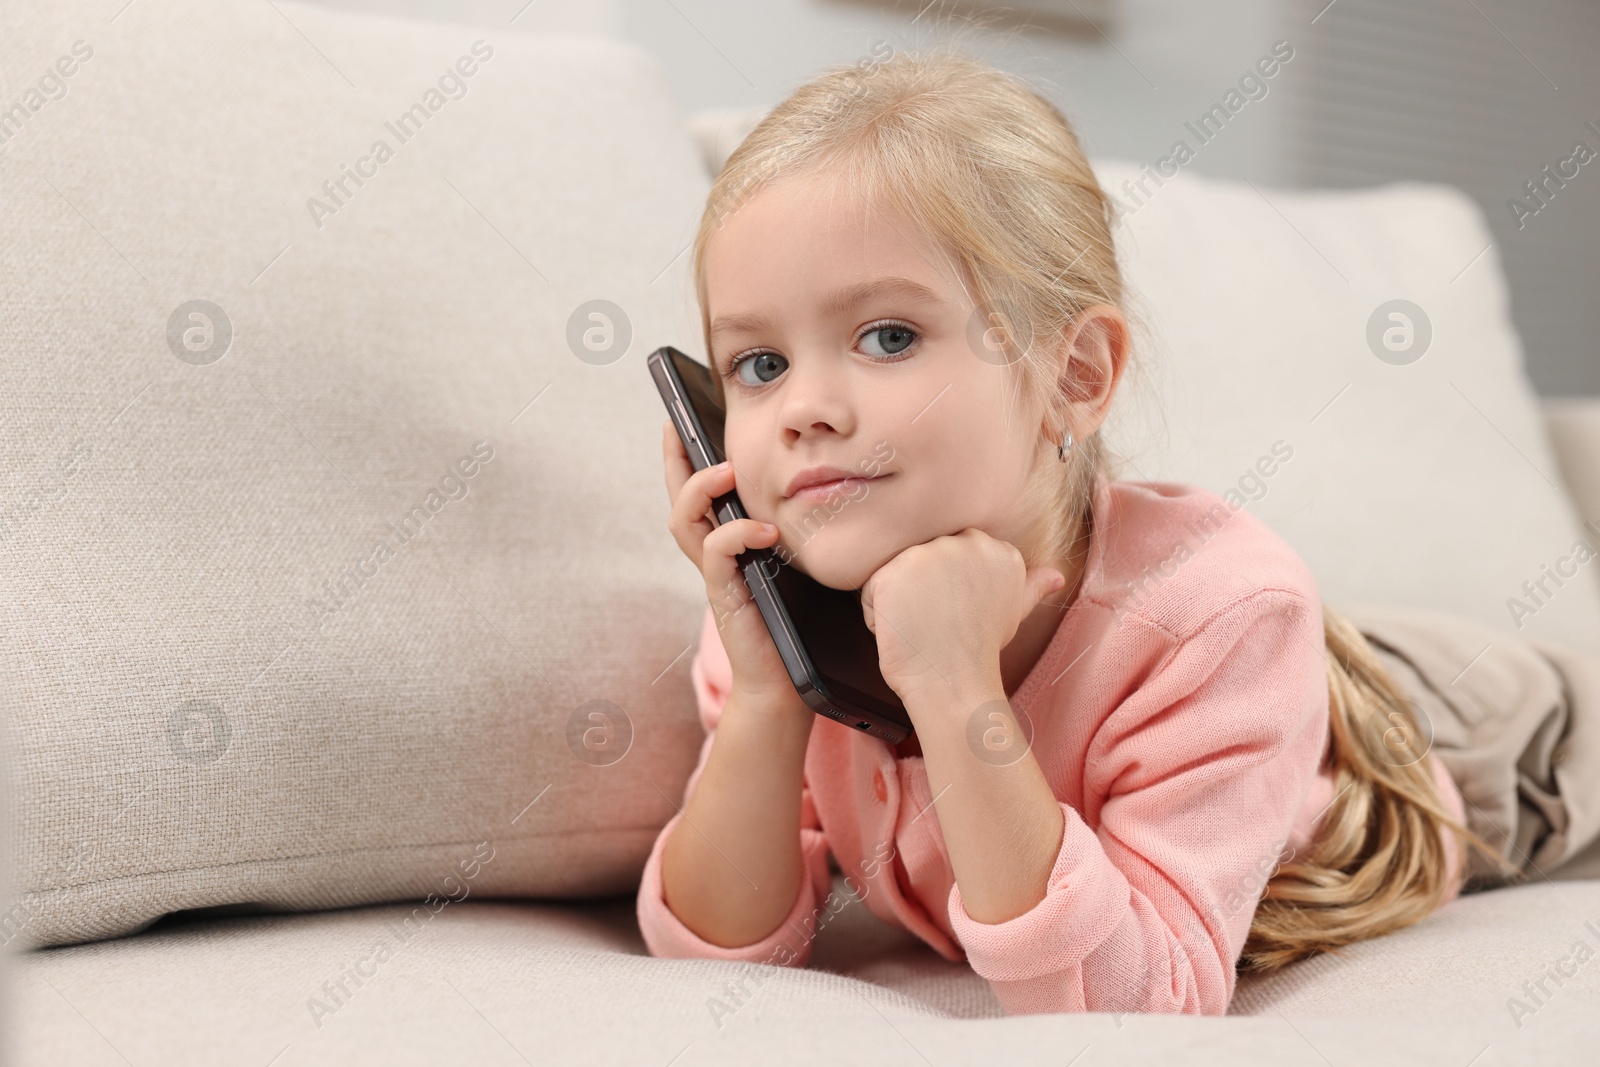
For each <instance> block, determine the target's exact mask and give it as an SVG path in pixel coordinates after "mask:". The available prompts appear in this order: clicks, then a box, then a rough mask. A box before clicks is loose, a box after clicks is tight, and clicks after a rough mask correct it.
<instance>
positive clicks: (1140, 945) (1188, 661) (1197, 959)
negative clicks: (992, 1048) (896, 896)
mask: <svg viewBox="0 0 1600 1067" xmlns="http://www.w3.org/2000/svg"><path fill="white" fill-rule="evenodd" d="M1124 625H1135V626H1140V627H1143V628H1145V629H1146V631H1147V634H1146V635H1147V636H1151V637H1152V638H1155V639H1156V640H1153V641H1152V647H1156V648H1160V647H1161V641H1162V640H1165V642H1166V648H1167V649H1168V651H1166V652H1163V653H1160V658H1159V660H1158V663H1157V665H1156V667H1155V669H1154V671H1153V673H1152V674H1151V675H1149V676H1148V677H1147V679H1146V680H1145V682H1144V683H1143V684H1142V685H1140V686H1139V687H1138V688H1137V689H1135V690H1133V691H1132V692H1130V693H1129V694H1128V695H1127V696H1126V697H1125V698H1124V699H1123V700H1122V701H1121V703H1120V704H1118V705H1117V706H1116V707H1115V708H1114V709H1113V710H1112V711H1111V712H1110V713H1109V714H1108V715H1107V716H1106V717H1105V719H1104V721H1103V722H1102V724H1101V726H1100V728H1099V730H1098V731H1097V732H1096V734H1095V736H1094V738H1093V739H1092V741H1091V743H1090V746H1089V749H1088V756H1087V759H1086V769H1085V772H1084V776H1085V781H1084V792H1083V795H1084V797H1085V803H1084V807H1085V808H1086V809H1088V810H1089V813H1090V816H1091V818H1092V820H1093V821H1092V822H1091V821H1089V820H1086V819H1085V816H1084V813H1082V812H1079V811H1078V810H1077V809H1076V808H1074V807H1072V806H1071V805H1070V804H1067V803H1064V802H1062V803H1061V809H1062V816H1063V823H1064V825H1063V829H1062V835H1061V845H1060V848H1059V850H1058V852H1057V855H1056V859H1055V863H1054V865H1053V867H1052V868H1051V871H1050V876H1049V881H1048V886H1047V891H1046V894H1045V896H1044V899H1042V900H1041V901H1040V902H1039V903H1038V904H1037V905H1035V906H1034V907H1033V908H1031V909H1030V910H1028V911H1026V912H1024V913H1022V914H1021V915H1018V916H1015V917H1014V918H1012V919H1010V920H1008V921H1006V922H1002V923H996V924H990V923H981V922H978V921H977V920H975V919H973V918H972V917H971V916H970V915H968V914H967V911H966V908H965V906H964V905H963V903H962V900H961V889H960V886H959V885H956V886H953V887H952V888H951V891H950V897H949V901H948V910H949V915H950V921H951V925H952V927H953V928H954V930H955V933H956V936H957V939H958V940H959V941H960V942H961V945H962V947H963V948H964V949H965V950H966V953H967V958H968V960H969V962H970V963H971V965H972V968H973V970H975V971H976V972H977V973H978V974H979V975H981V976H982V977H983V978H985V979H987V980H988V981H989V983H990V985H991V986H992V987H993V989H994V991H995V994H996V996H997V998H998V999H999V1000H1000V1003H1001V1005H1002V1007H1003V1008H1004V1009H1005V1011H1006V1013H1007V1014H1008V1015H1016V1014H1029V1013H1037V1012H1086V1011H1087V1012H1125V1011H1127V1012H1167V1013H1187V1014H1196V1015H1222V1014H1224V1013H1225V1012H1226V1011H1227V1008H1228V1004H1229V1002H1230V1001H1231V1000H1232V998H1233V991H1234V985H1235V977H1236V976H1235V971H1234V967H1235V963H1236V962H1237V960H1238V958H1239V956H1240V954H1241V953H1242V951H1243V948H1244V942H1245V938H1246V936H1247V935H1248V933H1249V928H1250V922H1251V918H1252V916H1253V915H1254V912H1255V907H1256V904H1257V903H1258V902H1259V900H1260V897H1261V894H1262V892H1263V891H1264V890H1265V888H1266V883H1267V880H1268V879H1269V878H1270V877H1271V874H1272V872H1273V871H1274V870H1275V868H1276V864H1277V863H1278V862H1279V861H1280V859H1281V858H1282V857H1281V855H1280V852H1281V850H1282V848H1283V846H1284V844H1285V842H1286V841H1287V840H1288V839H1289V836H1290V832H1291V829H1292V827H1293V824H1294V819H1295V815H1296V813H1297V811H1298V809H1299V806H1300V804H1301V802H1302V801H1303V800H1304V798H1305V797H1306V794H1307V792H1308V791H1309V789H1310V786H1311V781H1312V779H1313V777H1314V776H1315V775H1316V772H1317V766H1318V764H1319V762H1320V759H1321V755H1322V751H1323V748H1324V746H1325V744H1326V741H1327V729H1328V725H1327V719H1328V683H1327V674H1326V666H1325V662H1324V659H1323V640H1324V636H1323V632H1322V613H1321V611H1320V607H1319V605H1318V604H1317V603H1315V602H1314V601H1312V602H1308V601H1307V599H1306V598H1305V597H1304V596H1303V595H1302V594H1300V593H1298V592H1294V591H1289V590H1278V589H1268V590H1258V591H1256V592H1253V593H1251V594H1248V595H1246V596H1245V597H1244V598H1243V599H1241V600H1240V601H1236V602H1234V603H1233V604H1232V605H1230V606H1229V607H1227V608H1225V609H1223V610H1222V611H1220V612H1219V613H1218V614H1217V615H1215V616H1214V617H1213V618H1212V619H1210V620H1209V621H1208V622H1206V623H1205V624H1203V625H1202V626H1201V627H1199V628H1198V629H1197V630H1196V632H1194V633H1193V634H1192V635H1191V636H1189V637H1187V638H1185V639H1181V640H1180V639H1179V638H1178V637H1176V636H1174V635H1171V634H1170V633H1168V632H1167V631H1165V630H1162V629H1161V628H1160V627H1158V626H1156V624H1154V623H1152V622H1149V621H1147V620H1143V619H1140V618H1139V617H1138V616H1136V615H1129V616H1128V617H1127V618H1126V619H1125V620H1124ZM1058 793H1059V790H1058ZM1090 798H1099V799H1098V802H1097V803H1091V800H1090Z"/></svg>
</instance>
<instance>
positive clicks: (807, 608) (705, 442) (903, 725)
mask: <svg viewBox="0 0 1600 1067" xmlns="http://www.w3.org/2000/svg"><path fill="white" fill-rule="evenodd" d="M646 362H647V363H648V364H649V367H650V377H651V378H653V379H654V380H655V383H656V389H657V390H659V391H660V393H661V400H662V402H663V403H665V404H666V405H667V413H668V415H670V416H671V417H672V424H673V426H675V427H676V428H677V430H678V437H679V439H680V440H682V441H683V448H684V451H685V452H687V453H688V454H689V464H690V466H692V467H693V468H694V469H695V470H697V471H698V470H703V469H704V468H706V467H710V466H713V465H714V464H717V463H721V462H722V461H723V460H724V459H725V458H727V457H726V454H725V453H724V452H723V447H722V436H723V430H724V427H725V425H726V422H727V418H726V412H725V411H724V410H723V407H722V404H721V403H720V402H719V401H718V400H717V394H716V391H715V389H714V387H713V384H712V380H711V371H710V369H709V368H708V367H706V366H705V365H704V364H702V363H699V362H697V361H696V360H693V359H690V358H689V357H688V356H686V355H684V354H683V353H682V352H679V351H678V350H677V349H676V348H673V347H672V346H671V345H664V346H662V347H661V348H658V349H656V350H655V351H654V352H652V353H650V356H649V358H648V359H647V360H646ZM712 517H713V519H714V520H715V521H716V523H717V525H719V526H720V525H722V524H723V523H725V522H731V521H732V520H734V519H745V518H749V515H748V513H747V512H746V511H745V510H744V505H743V504H742V503H740V501H739V494H738V492H737V490H730V491H729V492H727V493H725V494H723V495H722V496H719V497H717V498H716V499H715V500H713V501H712ZM737 561H738V564H739V570H740V573H742V574H743V575H744V581H745V585H746V586H748V587H749V589H750V595H751V597H752V598H753V599H754V600H755V602H756V606H757V607H758V608H760V609H761V618H762V620H763V621H764V622H766V624H767V632H768V633H769V634H771V635H772V643H773V644H774V645H776V646H777V649H778V655H780V656H781V657H783V664H784V666H785V667H786V668H788V671H789V680H790V681H791V682H793V683H794V687H795V691H796V692H798V693H799V694H800V697H801V699H802V700H804V701H805V702H806V704H807V705H808V706H809V707H810V708H811V709H812V710H813V711H815V712H816V713H817V714H818V715H825V716H827V717H828V718H830V719H835V720H837V721H839V722H842V723H844V724H845V725H846V726H849V727H850V728H852V729H855V730H860V731H861V732H862V733H867V734H871V735H872V736H874V737H881V738H883V739H884V740H885V741H887V742H889V743H890V744H892V745H897V744H899V743H900V742H901V741H904V740H905V739H906V738H908V737H910V736H911V734H912V732H913V730H912V725H911V716H910V715H909V714H907V713H906V707H905V704H903V703H901V701H900V697H899V696H898V695H897V694H896V693H895V691H894V690H893V689H891V688H890V687H889V683H888V682H886V681H884V680H883V672H882V671H881V670H879V669H878V639H877V637H875V636H874V635H873V633H872V631H871V630H869V629H867V621H866V618H865V616H864V615H863V614H862V611H861V591H860V590H859V589H833V588H830V587H828V586H826V585H823V584H822V583H821V582H819V581H817V580H816V579H815V578H812V577H811V576H810V575H808V574H805V573H804V572H802V571H799V570H796V569H795V568H794V567H793V566H792V565H790V564H788V563H785V562H783V559H782V557H781V556H780V555H779V554H778V553H777V552H775V551H774V550H773V549H771V548H755V549H749V550H746V551H744V552H741V553H739V555H738V557H737Z"/></svg>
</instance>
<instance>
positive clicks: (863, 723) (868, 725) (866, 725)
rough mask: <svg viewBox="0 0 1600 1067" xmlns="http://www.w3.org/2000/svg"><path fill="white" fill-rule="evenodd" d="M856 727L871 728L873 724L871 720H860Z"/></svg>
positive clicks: (860, 728)
mask: <svg viewBox="0 0 1600 1067" xmlns="http://www.w3.org/2000/svg"><path fill="white" fill-rule="evenodd" d="M856 729H857V730H870V729H872V724H871V723H870V722H858V723H856Z"/></svg>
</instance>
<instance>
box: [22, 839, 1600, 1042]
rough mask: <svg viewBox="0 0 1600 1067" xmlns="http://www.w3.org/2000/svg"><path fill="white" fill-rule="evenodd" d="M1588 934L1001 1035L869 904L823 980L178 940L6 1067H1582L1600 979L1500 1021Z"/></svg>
mask: <svg viewBox="0 0 1600 1067" xmlns="http://www.w3.org/2000/svg"><path fill="white" fill-rule="evenodd" d="M495 862H498V860H496V861H495ZM834 888H835V891H837V892H847V890H846V887H845V884H844V880H843V878H842V876H840V877H836V878H835V882H834ZM1596 915H1600V882H1572V883H1562V884H1560V885H1559V886H1556V885H1548V884H1544V883H1539V884H1534V885H1529V886H1522V887H1518V888H1515V889H1504V890H1496V891H1493V892H1490V893H1483V894H1476V895H1473V896H1469V897H1466V898H1463V899H1461V900H1459V901H1456V902H1453V903H1451V904H1449V905H1447V906H1446V907H1445V908H1443V909H1441V910H1440V911H1439V912H1437V913H1436V914H1434V915H1432V916H1430V917H1429V918H1428V919H1426V920H1424V921H1423V922H1422V923H1421V924H1419V925H1417V926H1414V927H1411V928H1409V929H1407V930H1403V931H1399V932H1397V933H1395V934H1393V935H1391V936H1389V937H1385V938H1379V939H1376V940H1372V941H1367V942H1362V943H1361V944H1359V945H1356V946H1353V947H1352V949H1351V950H1350V953H1349V956H1348V957H1347V958H1346V959H1344V960H1334V959H1332V958H1324V959H1320V960H1314V961H1309V962H1307V963H1304V964H1299V965H1296V966H1295V967H1293V968H1291V969H1290V970H1289V971H1287V972H1285V973H1283V974H1281V975H1278V976H1275V977H1273V978H1271V979H1266V980H1260V981H1246V982H1244V983H1241V985H1240V987H1239V991H1238V993H1237V994H1236V995H1235V997H1234V1003H1233V1010H1234V1012H1236V1013H1242V1014H1239V1015H1235V1016H1234V1017H1230V1018H1223V1019H1218V1018H1197V1017H1194V1016H1170V1015H1145V1016H1139V1015H1121V1016H1118V1015H1110V1014H1083V1015H1034V1016H1021V1017H1016V1018H1012V1019H1004V1020H1000V1019H996V1018H995V1017H994V1016H995V1015H997V1013H998V1008H997V1005H996V1004H995V1002H994V1000H993V998H992V995H991V994H990V993H989V991H988V988H987V983H985V982H984V981H983V980H982V979H981V978H979V977H977V976H976V975H975V974H973V973H972V971H971V969H970V968H969V967H967V966H966V965H965V964H959V963H953V962H950V961H947V960H944V959H941V958H940V957H939V956H938V955H937V954H936V953H934V952H933V950H932V949H930V948H928V947H927V946H926V945H923V944H921V943H920V942H917V941H916V940H915V939H914V938H912V937H911V936H910V935H909V934H906V933H905V932H904V931H897V930H894V929H892V928H890V927H888V926H886V925H884V924H883V923H882V922H880V921H879V920H878V919H877V918H876V917H874V916H873V915H872V914H871V913H870V912H868V911H867V910H866V908H865V907H863V906H862V905H861V904H860V903H859V901H852V902H850V903H848V904H845V905H844V906H843V907H842V908H841V909H838V913H837V915H835V916H834V917H833V918H832V919H830V920H829V922H828V923H826V924H825V925H823V927H822V928H821V930H820V932H819V933H818V936H817V945H816V951H815V954H814V956H813V966H812V967H811V968H810V969H808V970H795V969H787V968H781V967H766V966H746V965H743V964H736V963H723V962H719V961H708V960H661V959H653V958H650V957H648V956H645V955H643V952H644V946H643V944H642V943H641V942H640V940H639V937H638V931H637V928H636V927H635V925H634V921H633V905H632V901H631V900H629V899H622V900H616V901H605V902H594V903H587V904H569V905H561V906H548V905H538V904H509V903H496V902H480V901H478V900H476V899H472V898H468V899H465V900H463V901H461V902H459V903H454V904H447V905H441V906H440V908H439V910H438V912H437V913H436V914H434V915H433V916H432V917H431V918H427V919H424V918H422V917H421V916H416V915H413V914H412V909H410V908H409V907H407V906H403V905H386V906H380V907H373V908H360V909H346V910H340V911H335V912H326V913H318V914H311V915H291V916H253V917H249V918H232V919H212V920H207V921H204V922H190V923H162V924H160V925H158V926H157V927H156V928H155V929H153V930H150V931H148V932H146V933H144V934H141V935H140V936H138V937H134V938H126V939H120V940H114V941H107V942H101V943H97V944H91V945H79V946H73V947H69V948H62V949H52V950H48V951H44V952H35V953H29V954H27V955H26V956H24V957H23V958H22V959H20V960H19V961H17V968H16V969H17V973H16V975H15V978H16V981H15V983H14V986H15V996H16V1003H15V1005H14V1017H15V1019H16V1031H15V1032H16V1042H17V1047H18V1050H19V1052H18V1055H17V1056H16V1057H15V1061H14V1062H15V1064H16V1067H35V1065H39V1067H45V1065H54V1064H62V1063H101V1062H105V1063H121V1062H123V1060H122V1059H121V1058H119V1057H118V1055H117V1053H120V1054H121V1056H123V1057H126V1058H127V1061H129V1062H132V1063H141V1064H142V1063H160V1064H164V1065H172V1067H183V1065H187V1064H213V1063H261V1064H265V1063H268V1062H269V1061H272V1058H273V1057H274V1056H275V1055H279V1054H280V1053H281V1054H282V1058H281V1059H280V1060H278V1061H277V1062H278V1063H280V1064H284V1063H295V1064H382V1065H386V1067H387V1065H398V1064H430V1063H441V1062H449V1063H502V1062H504V1063H518V1062H521V1061H520V1059H519V1058H518V1053H520V1054H521V1056H522V1057H525V1058H526V1059H527V1060H528V1061H529V1062H532V1063H546V1062H553V1063H557V1062H558V1063H600V1062H608V1063H654V1064H667V1063H671V1062H677V1063H679V1064H686V1063H695V1064H700V1063H726V1064H743V1063H763V1064H767V1063H770V1064H784V1065H794V1067H802V1065H804V1067H810V1065H813V1064H815V1063H817V1062H820V1061H822V1058H823V1057H836V1058H837V1059H838V1061H840V1062H849V1063H868V1062H872V1063H877V1062H883V1063H921V1062H923V1058H924V1057H925V1058H926V1060H927V1061H928V1062H931V1063H966V1062H984V1063H988V1062H995V1063H1011V1062H1020V1063H1033V1062H1040V1063H1045V1062H1047V1063H1056V1064H1061V1063H1068V1062H1071V1061H1072V1060H1073V1057H1074V1056H1077V1055H1078V1054H1079V1053H1080V1052H1082V1051H1083V1050H1084V1047H1085V1046H1086V1045H1088V1046H1090V1048H1089V1051H1088V1053H1087V1054H1085V1055H1084V1056H1083V1058H1082V1059H1081V1060H1079V1061H1078V1062H1079V1063H1102V1064H1163V1063H1171V1062H1182V1063H1187V1064H1196V1065H1199V1067H1232V1065H1236V1064H1272V1065H1278V1064H1307V1065H1311V1064H1325V1063H1336V1064H1346V1063H1393V1064H1407V1065H1411V1064H1440V1065H1446V1067H1463V1065H1464V1064H1468V1063H1472V1062H1474V1057H1475V1056H1478V1055H1479V1054H1480V1053H1482V1052H1483V1050H1484V1046H1485V1045H1492V1050H1491V1051H1490V1052H1489V1053H1488V1054H1487V1055H1485V1056H1483V1058H1481V1059H1479V1060H1477V1061H1476V1062H1477V1063H1479V1064H1484V1063H1528V1064H1558V1063H1560V1064H1564V1063H1584V1062H1588V1060H1587V1059H1586V1058H1585V1057H1590V1058H1592V1050H1593V1036H1592V1023H1593V1005H1594V1004H1595V1003H1596V1001H1597V1000H1600V963H1594V962H1591V963H1589V964H1588V966H1585V967H1579V968H1577V969H1576V970H1575V973H1574V974H1573V975H1572V976H1571V977H1569V978H1566V979H1565V980H1564V984H1563V985H1561V986H1560V987H1557V986H1556V985H1555V984H1554V983H1552V982H1550V981H1548V980H1547V981H1546V988H1548V989H1549V990H1551V992H1552V994H1553V995H1552V996H1550V997H1549V998H1545V1001H1544V1003H1543V1005H1541V1006H1539V1007H1538V1008H1537V1010H1536V1011H1535V1012H1534V1013H1533V1014H1532V1015H1525V1014H1521V1013H1520V1012H1519V1014H1518V1016H1517V1017H1513V1015H1512V1014H1511V1012H1510V1011H1509V1010H1508V1008H1507V1001H1508V1000H1509V999H1510V998H1512V997H1519V998H1520V997H1522V996H1525V994H1523V993H1522V992H1521V985H1522V983H1523V982H1524V981H1529V980H1535V981H1536V980H1537V979H1538V978H1539V976H1540V974H1541V973H1542V972H1543V971H1544V970H1545V969H1546V968H1547V967H1551V966H1557V965H1562V966H1567V968H1568V969H1569V970H1572V969H1573V968H1572V967H1571V966H1570V963H1569V964H1566V965H1563V964H1560V961H1561V959H1562V957H1563V956H1564V955H1566V954H1567V953H1568V952H1570V951H1571V947H1572V944H1573V942H1574V941H1576V940H1577V939H1579V938H1582V939H1585V940H1586V941H1587V942H1588V944H1589V945H1590V946H1591V948H1592V947H1593V946H1594V945H1596V944H1597V943H1600V937H1597V936H1596V935H1595V934H1594V933H1593V932H1590V931H1589V930H1588V929H1587V928H1586V927H1585V926H1584V921H1585V919H1586V918H1590V917H1593V916H1596ZM408 918H409V920H410V925H409V926H407V925H405V924H406V922H407V920H408ZM384 949H387V952H384V951H383V950H384ZM380 957H382V958H381V959H380ZM347 972H350V974H352V975H353V977H347V976H346V974H347ZM130 975H137V976H138V980H137V981H130V980H129V979H128V976H130ZM357 979H360V981H359V983H358V981H357ZM341 980H343V992H340V991H338V990H336V989H334V988H333V987H334V986H335V985H336V984H337V983H339V982H340V981H341ZM324 983H327V985H328V988H326V989H325V988H324ZM739 983H743V991H742V992H741V991H740V990H739V989H738V988H737V987H738V985H739ZM336 998H337V999H336ZM325 1009H331V1010H325ZM1280 1013H1281V1015H1280ZM1352 1020H1356V1021H1354V1022H1353V1021H1352ZM1518 1022H1520V1023H1521V1024H1522V1025H1521V1026H1518ZM319 1024H320V1025H319ZM719 1024H720V1025H719ZM908 1044H909V1045H910V1047H909V1048H908V1047H907V1045H908ZM507 1045H509V1046H511V1047H510V1048H508V1047H507ZM108 1046H110V1047H108ZM113 1050H114V1051H113ZM513 1050H515V1051H513ZM1041 1050H1048V1053H1047V1054H1046V1055H1045V1056H1044V1057H1043V1058H1041ZM918 1053H920V1054H921V1055H920V1056H919V1055H918ZM680 1054H681V1058H679V1059H677V1060H676V1061H674V1057H676V1056H679V1055H680Z"/></svg>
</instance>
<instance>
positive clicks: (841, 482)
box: [790, 474, 888, 503]
mask: <svg viewBox="0 0 1600 1067" xmlns="http://www.w3.org/2000/svg"><path fill="white" fill-rule="evenodd" d="M886 477H888V475H884V474H880V475H879V476H878V477H876V478H862V477H859V476H856V475H851V476H849V477H846V478H836V479H834V480H833V481H831V482H822V483H821V484H819V485H808V486H806V487H805V488H804V489H797V490H795V492H794V495H793V496H792V497H790V499H791V500H806V501H811V502H812V503H816V502H819V501H824V500H829V499H831V498H833V497H834V496H836V495H839V494H844V495H846V496H849V497H851V498H852V499H859V495H860V492H861V490H859V489H858V488H857V486H860V487H862V488H863V489H864V488H865V487H867V486H869V485H872V484H873V483H875V482H881V481H883V479H884V478H886Z"/></svg>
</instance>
